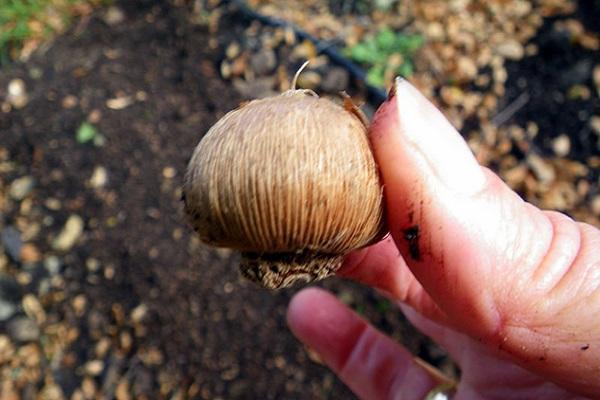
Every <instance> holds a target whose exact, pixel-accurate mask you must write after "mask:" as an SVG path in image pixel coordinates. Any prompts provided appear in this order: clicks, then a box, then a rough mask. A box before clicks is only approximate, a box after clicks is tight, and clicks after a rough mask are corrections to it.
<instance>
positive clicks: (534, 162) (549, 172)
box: [527, 153, 556, 183]
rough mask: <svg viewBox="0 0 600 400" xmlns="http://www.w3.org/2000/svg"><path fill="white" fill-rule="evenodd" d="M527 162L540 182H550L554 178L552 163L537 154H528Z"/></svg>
mask: <svg viewBox="0 0 600 400" xmlns="http://www.w3.org/2000/svg"><path fill="white" fill-rule="evenodd" d="M527 164H528V165H529V167H530V168H531V170H532V171H533V173H534V174H535V176H536V177H537V178H538V180H539V181H540V183H550V182H553V181H554V179H555V178H556V173H555V172H554V168H553V167H552V165H550V164H549V163H548V162H547V161H545V160H544V159H543V158H542V157H540V156H539V155H537V154H533V153H532V154H529V155H528V156H527Z"/></svg>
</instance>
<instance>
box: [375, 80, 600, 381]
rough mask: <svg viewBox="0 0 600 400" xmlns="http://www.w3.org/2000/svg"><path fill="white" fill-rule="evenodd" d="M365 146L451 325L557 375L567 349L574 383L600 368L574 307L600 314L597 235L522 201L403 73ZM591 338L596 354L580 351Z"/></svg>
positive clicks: (419, 273)
mask: <svg viewBox="0 0 600 400" xmlns="http://www.w3.org/2000/svg"><path fill="white" fill-rule="evenodd" d="M371 141H372V146H373V151H374V153H375V157H376V159H377V162H378V164H379V167H380V170H381V175H382V179H383V182H384V190H385V195H386V206H387V213H388V223H389V226H390V231H391V234H392V237H393V238H394V240H395V242H396V245H397V247H398V249H399V250H400V251H401V253H402V255H403V256H404V258H405V260H406V262H407V264H408V267H409V268H410V269H411V271H412V273H413V274H414V275H415V277H416V278H417V279H418V280H419V282H420V283H421V284H422V285H423V288H424V289H425V290H426V291H427V292H428V294H429V295H430V296H431V298H432V299H433V301H435V303H436V304H437V305H438V306H439V307H440V309H441V310H442V311H443V312H444V313H445V314H446V315H447V316H448V319H450V320H452V321H453V323H454V325H455V327H456V328H458V329H460V330H461V331H463V332H465V333H467V334H469V335H471V336H473V337H475V338H477V339H479V340H481V341H483V342H486V343H489V344H493V345H494V346H497V347H498V348H500V349H503V350H505V351H507V352H508V353H510V354H511V355H516V357H517V358H519V359H520V361H521V362H528V363H529V364H528V365H529V366H531V363H533V364H536V363H537V364H544V365H535V366H533V368H534V369H536V370H542V371H546V372H548V374H549V375H552V376H556V372H557V371H556V369H557V368H558V369H561V370H563V372H564V371H565V370H566V368H568V367H566V368H565V364H563V365H562V366H557V365H556V364H554V363H552V362H551V360H553V361H554V362H558V360H559V359H560V363H563V362H564V361H565V360H564V359H561V357H563V358H564V357H565V354H567V353H566V352H569V353H568V354H570V356H569V357H570V359H571V360H572V361H573V363H571V364H570V367H573V370H572V371H573V372H569V373H568V375H570V376H572V377H574V379H575V378H576V376H575V375H574V371H578V372H577V373H580V374H581V373H585V372H586V371H587V373H588V374H589V373H590V372H591V371H592V370H591V369H590V368H598V367H597V365H596V366H594V363H593V357H600V351H599V349H598V347H600V339H599V338H600V327H598V326H597V324H596V323H595V322H594V321H591V320H593V318H591V319H590V318H582V317H584V316H583V315H581V314H578V313H581V310H582V304H585V305H586V307H588V308H587V309H585V310H586V311H585V312H586V314H588V313H590V314H589V315H598V312H599V311H600V271H599V267H598V264H599V263H600V255H599V254H598V249H599V248H600V233H599V231H598V230H596V229H595V228H593V227H591V226H589V225H585V224H577V223H575V222H574V221H572V220H571V219H569V218H568V217H566V216H564V215H562V214H559V213H547V212H543V211H541V210H539V209H537V208H536V207H534V206H532V205H530V204H528V203H526V202H524V201H523V200H521V198H520V197H519V196H518V195H517V194H515V193H514V192H513V191H512V190H510V188H508V186H506V185H505V184H504V183H503V182H502V181H501V180H500V179H499V178H498V177H497V176H496V175H495V174H493V173H492V172H490V171H489V170H487V169H485V168H483V167H481V166H480V165H479V164H478V163H477V161H476V160H475V158H474V156H473V154H472V153H471V151H470V150H469V148H468V146H467V145H466V143H465V142H464V140H463V139H462V138H461V136H460V134H459V133H458V132H457V131H456V130H455V129H454V128H453V127H452V126H451V125H450V123H449V122H448V121H447V120H446V118H445V117H444V116H443V115H442V114H441V113H440V112H439V111H438V110H437V109H436V108H435V107H434V106H433V105H432V104H431V103H430V102H429V101H427V99H425V98H424V97H423V96H422V95H421V94H420V93H419V92H418V91H417V90H416V89H415V88H414V87H413V86H412V85H410V84H409V83H408V82H407V81H405V80H402V79H399V80H397V82H396V83H395V86H394V89H393V90H392V91H391V92H390V97H389V98H388V100H387V101H386V102H385V103H384V104H383V105H382V106H381V107H380V109H379V110H378V111H377V113H376V115H375V117H374V120H373V124H372V127H371ZM565 329H567V330H568V332H566V331H565ZM556 332H561V334H562V335H563V336H564V335H567V336H568V340H566V339H564V337H563V338H562V339H561V338H556V337H555V336H556ZM592 339H595V340H596V341H598V343H597V344H598V345H599V346H596V350H595V355H592V354H591V353H592V351H585V352H583V351H580V350H579V349H581V348H586V350H587V349H590V350H591V347H590V346H589V345H587V342H589V341H590V340H592ZM549 341H550V342H549ZM586 346H587V347H586ZM573 349H577V352H575V353H573V351H572V350H573ZM573 354H576V355H577V357H575V356H573ZM557 357H558V358H557ZM582 357H583V359H582ZM585 360H590V361H589V362H586V361H585ZM547 361H548V362H547ZM577 362H579V363H581V362H583V364H580V365H579V366H578V367H577V366H576V365H575V364H576V363H577ZM545 364H552V365H553V366H552V365H551V366H550V367H548V366H546V365H545ZM580 376H582V375H580ZM583 376H585V374H584V375H583Z"/></svg>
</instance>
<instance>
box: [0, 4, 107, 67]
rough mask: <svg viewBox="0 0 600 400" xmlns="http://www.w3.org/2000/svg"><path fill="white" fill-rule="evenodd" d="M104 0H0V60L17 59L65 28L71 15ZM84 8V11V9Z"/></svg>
mask: <svg viewBox="0 0 600 400" xmlns="http://www.w3.org/2000/svg"><path fill="white" fill-rule="evenodd" d="M105 3H106V0H0V61H1V62H7V61H9V60H10V59H14V58H16V57H18V55H19V54H20V53H21V51H22V50H23V48H24V46H25V45H26V44H29V50H31V48H35V47H36V46H37V45H38V44H39V43H41V42H42V41H43V40H45V39H47V38H48V37H49V36H51V35H53V34H56V33H60V32H62V31H63V30H64V29H66V28H67V27H68V25H69V22H70V21H71V20H72V18H73V16H75V15H78V14H81V13H82V12H85V10H86V9H87V10H89V9H90V6H96V5H100V4H105ZM86 6H87V8H86Z"/></svg>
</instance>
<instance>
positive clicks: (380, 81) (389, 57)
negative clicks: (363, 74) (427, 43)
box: [345, 28, 424, 86]
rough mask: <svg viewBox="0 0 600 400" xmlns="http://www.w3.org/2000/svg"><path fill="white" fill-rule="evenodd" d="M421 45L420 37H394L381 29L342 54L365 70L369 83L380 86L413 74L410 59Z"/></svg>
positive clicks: (397, 35)
mask: <svg viewBox="0 0 600 400" xmlns="http://www.w3.org/2000/svg"><path fill="white" fill-rule="evenodd" d="M423 43H424V40H423V37H422V36H421V35H418V34H405V33H396V32H394V31H392V30H391V29H389V28H384V29H382V30H381V31H379V32H378V33H377V35H375V37H373V38H369V39H366V40H364V41H362V42H360V43H357V44H356V45H354V46H352V47H349V48H347V49H346V50H345V52H346V55H347V56H348V57H350V58H351V59H352V60H354V61H356V62H359V63H361V64H363V65H365V66H366V67H367V68H368V70H367V82H368V83H370V84H372V85H374V86H383V85H385V84H386V80H387V79H389V78H391V77H393V75H398V74H400V75H402V76H410V75H412V74H413V72H414V62H413V57H414V55H415V53H416V52H417V50H418V49H419V48H420V47H421V46H422V45H423ZM388 75H389V76H390V77H389V78H388ZM386 78H387V79H386Z"/></svg>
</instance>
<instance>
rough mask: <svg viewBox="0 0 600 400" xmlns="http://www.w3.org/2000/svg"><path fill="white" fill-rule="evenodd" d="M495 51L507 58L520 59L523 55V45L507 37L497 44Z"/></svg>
mask: <svg viewBox="0 0 600 400" xmlns="http://www.w3.org/2000/svg"><path fill="white" fill-rule="evenodd" d="M496 52H497V53H498V54H499V55H501V56H502V57H504V58H508V59H509V60H520V59H521V58H523V55H525V49H524V48H523V45H522V44H521V43H519V42H518V41H516V40H514V39H508V40H506V41H504V42H502V43H500V44H499V45H497V46H496Z"/></svg>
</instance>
